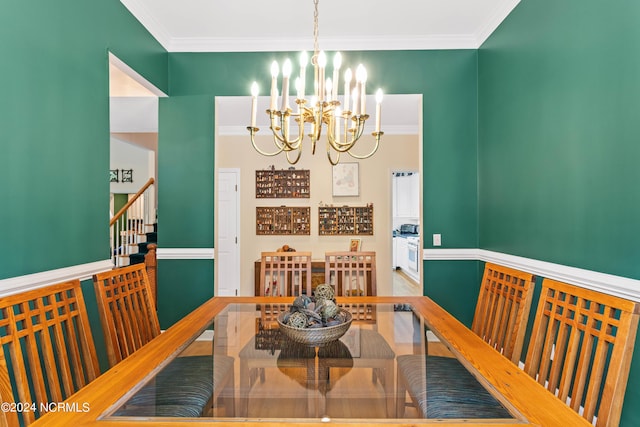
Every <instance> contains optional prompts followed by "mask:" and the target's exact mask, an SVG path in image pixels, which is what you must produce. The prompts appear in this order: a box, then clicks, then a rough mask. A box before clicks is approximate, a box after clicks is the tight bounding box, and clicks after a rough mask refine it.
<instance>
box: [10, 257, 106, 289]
mask: <svg viewBox="0 0 640 427" xmlns="http://www.w3.org/2000/svg"><path fill="white" fill-rule="evenodd" d="M112 268H113V263H112V262H111V260H109V259H106V260H102V261H95V262H90V263H87V264H79V265H74V266H71V267H64V268H57V269H55V270H48V271H42V272H40V273H33V274H27V275H24V276H18V277H11V278H9V279H2V280H0V297H4V296H7V295H12V294H17V293H19V292H24V291H28V290H31V289H37V288H41V287H43V286H47V285H52V284H54V283H60V282H66V281H68V280H74V279H79V280H80V281H83V280H90V279H91V278H92V277H93V275H94V274H96V273H101V272H103V271H107V270H111V269H112Z"/></svg>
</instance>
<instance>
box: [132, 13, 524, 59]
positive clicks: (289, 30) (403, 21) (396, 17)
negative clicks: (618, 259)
mask: <svg viewBox="0 0 640 427" xmlns="http://www.w3.org/2000/svg"><path fill="white" fill-rule="evenodd" d="M120 1H121V2H122V3H123V4H124V5H125V6H126V7H127V9H129V11H130V12H131V13H132V14H133V15H134V16H135V17H136V18H137V19H138V20H139V21H140V22H141V23H142V25H144V26H145V27H146V28H147V30H148V31H149V32H150V33H151V34H152V35H153V36H154V37H155V38H156V39H157V40H158V41H159V42H160V43H161V44H162V46H163V47H164V48H165V49H166V50H167V51H169V52H255V51H297V50H312V49H313V13H314V6H313V0H271V1H257V0H180V1H176V0H120ZM519 2H520V0H393V1H383V0H349V1H344V0H322V1H320V2H319V5H318V26H319V36H318V39H319V45H320V49H323V50H328V51H333V50H414V49H477V48H478V47H480V45H481V44H482V43H483V42H484V41H485V40H486V39H487V37H489V35H490V34H491V33H492V32H493V31H494V30H495V29H496V28H497V27H498V25H499V24H500V23H501V22H502V21H503V20H504V18H505V17H506V16H507V15H509V13H510V12H511V11H512V10H513V8H514V7H515V6H516V5H517V4H518V3H519Z"/></svg>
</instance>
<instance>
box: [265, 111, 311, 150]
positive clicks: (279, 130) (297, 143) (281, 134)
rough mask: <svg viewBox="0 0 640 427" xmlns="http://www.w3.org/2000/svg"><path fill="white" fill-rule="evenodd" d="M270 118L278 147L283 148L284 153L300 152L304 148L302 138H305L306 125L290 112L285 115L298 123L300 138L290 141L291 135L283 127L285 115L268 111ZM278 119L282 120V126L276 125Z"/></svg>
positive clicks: (274, 139)
mask: <svg viewBox="0 0 640 427" xmlns="http://www.w3.org/2000/svg"><path fill="white" fill-rule="evenodd" d="M268 113H269V117H270V119H271V131H272V132H273V141H274V142H275V144H276V146H278V147H280V148H282V150H284V151H294V150H298V149H300V148H301V146H302V138H303V137H304V123H302V124H301V123H300V120H299V119H296V118H297V117H299V115H298V114H291V113H289V112H288V111H287V112H286V113H285V117H292V118H294V121H297V122H298V128H299V131H298V137H297V138H296V139H294V140H293V141H292V140H289V135H288V132H287V130H286V129H285V126H283V120H285V119H283V115H282V113H280V112H277V111H272V110H268ZM276 117H279V118H280V126H278V123H276Z"/></svg>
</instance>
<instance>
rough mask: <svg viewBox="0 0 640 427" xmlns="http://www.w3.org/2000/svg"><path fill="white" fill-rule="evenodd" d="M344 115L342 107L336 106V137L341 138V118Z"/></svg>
mask: <svg viewBox="0 0 640 427" xmlns="http://www.w3.org/2000/svg"><path fill="white" fill-rule="evenodd" d="M341 117H342V110H341V109H340V107H338V108H336V112H335V117H334V120H335V121H336V127H335V132H334V133H335V137H336V138H340V119H341Z"/></svg>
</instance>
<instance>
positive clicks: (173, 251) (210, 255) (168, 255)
mask: <svg viewBox="0 0 640 427" xmlns="http://www.w3.org/2000/svg"><path fill="white" fill-rule="evenodd" d="M156 258H157V259H214V249H213V248H158V249H157V250H156Z"/></svg>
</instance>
